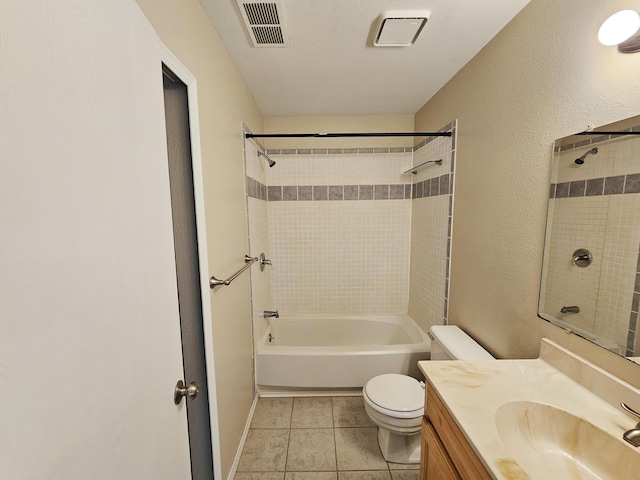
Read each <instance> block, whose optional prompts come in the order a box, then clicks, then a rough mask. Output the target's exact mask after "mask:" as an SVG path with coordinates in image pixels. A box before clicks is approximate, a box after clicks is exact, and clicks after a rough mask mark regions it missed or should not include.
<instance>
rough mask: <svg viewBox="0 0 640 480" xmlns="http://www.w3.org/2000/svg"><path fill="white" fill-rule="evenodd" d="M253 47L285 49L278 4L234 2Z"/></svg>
mask: <svg viewBox="0 0 640 480" xmlns="http://www.w3.org/2000/svg"><path fill="white" fill-rule="evenodd" d="M236 2H237V3H238V7H239V8H240V13H241V14H242V19H243V20H244V23H245V27H246V28H247V33H248V34H249V38H251V42H252V43H253V46H254V47H286V46H287V38H286V35H285V34H284V31H283V26H282V25H283V16H282V7H281V5H280V2H277V1H276V2H252V1H248V0H236Z"/></svg>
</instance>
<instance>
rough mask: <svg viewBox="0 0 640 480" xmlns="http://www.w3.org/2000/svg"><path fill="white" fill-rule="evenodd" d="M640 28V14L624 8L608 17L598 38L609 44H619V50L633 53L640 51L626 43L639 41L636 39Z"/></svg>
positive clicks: (634, 43)
mask: <svg viewBox="0 0 640 480" xmlns="http://www.w3.org/2000/svg"><path fill="white" fill-rule="evenodd" d="M638 29H640V15H638V12H635V11H633V10H622V11H620V12H618V13H614V14H613V15H611V16H610V17H609V18H607V19H606V20H605V21H604V23H603V24H602V26H601V27H600V30H599V31H598V40H600V43H602V44H603V45H607V46H612V45H618V50H619V51H621V52H624V53H632V52H636V51H639V50H638V49H634V48H633V46H632V48H629V45H625V44H626V43H627V42H631V43H632V44H633V45H636V44H637V43H638V41H637V39H634V36H635V34H636V33H638Z"/></svg>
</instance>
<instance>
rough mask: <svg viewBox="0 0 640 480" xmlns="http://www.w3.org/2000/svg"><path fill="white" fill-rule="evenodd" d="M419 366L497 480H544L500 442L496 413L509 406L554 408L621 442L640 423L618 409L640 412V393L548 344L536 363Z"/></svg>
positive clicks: (503, 362)
mask: <svg viewBox="0 0 640 480" xmlns="http://www.w3.org/2000/svg"><path fill="white" fill-rule="evenodd" d="M418 366H419V367H420V370H422V372H423V373H424V374H425V376H426V377H427V379H428V381H429V383H430V384H431V385H432V386H433V388H434V389H435V390H436V391H437V393H438V394H439V396H440V397H441V398H442V400H443V401H444V403H445V405H446V407H447V408H448V410H449V412H450V413H451V415H452V416H453V418H454V420H455V421H456V422H457V424H458V426H459V427H460V428H461V430H462V431H463V433H464V434H465V435H466V437H467V439H468V440H469V443H470V444H471V445H472V447H473V448H474V449H475V450H476V453H477V454H478V456H479V457H480V459H481V460H482V461H483V462H484V464H485V466H486V467H487V470H488V471H489V472H490V473H491V474H492V476H493V477H494V478H496V479H504V480H513V479H526V478H532V479H533V478H544V477H543V476H542V472H531V471H528V472H527V473H528V474H529V476H527V475H523V474H522V473H521V472H522V470H521V468H520V466H519V465H518V463H517V462H516V460H515V459H514V458H513V457H512V456H511V455H510V453H509V450H508V448H507V446H506V445H505V444H504V443H503V442H502V440H501V439H500V435H499V433H498V430H497V428H496V423H495V414H496V411H497V409H498V408H499V407H500V405H502V404H504V403H506V402H511V401H518V400H524V401H533V402H540V403H544V404H548V405H553V406H555V407H557V408H560V409H562V410H566V411H568V412H570V413H572V414H573V415H575V416H578V417H581V418H583V419H585V420H587V421H589V422H590V423H592V424H593V425H595V426H596V427H598V428H600V429H601V430H604V431H606V432H608V433H610V434H611V435H613V436H614V437H616V438H619V439H620V440H621V441H622V434H623V433H624V431H625V430H628V429H630V428H633V426H634V425H635V422H636V421H637V419H634V417H632V416H629V415H628V414H626V413H624V412H623V411H622V409H621V408H620V407H619V406H617V405H619V402H621V401H624V402H626V403H628V404H629V405H635V406H636V408H638V407H639V406H640V390H638V389H636V388H634V387H632V386H630V385H628V384H626V383H624V382H621V381H619V380H617V379H616V377H613V376H611V375H609V374H608V373H606V372H604V371H603V370H600V369H599V368H598V367H596V366H594V365H592V364H590V363H589V362H586V361H584V360H583V359H580V358H579V357H577V356H575V355H574V354H572V353H571V352H569V351H567V350H564V349H563V348H562V347H560V346H558V345H556V344H555V343H553V342H551V341H549V340H546V339H544V340H543V343H542V345H541V354H540V358H537V359H533V360H491V361H459V360H456V361H437V362H430V361H423V362H418ZM614 405H616V406H614ZM519 472H520V473H519Z"/></svg>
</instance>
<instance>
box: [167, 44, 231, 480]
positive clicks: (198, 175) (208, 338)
mask: <svg viewBox="0 0 640 480" xmlns="http://www.w3.org/2000/svg"><path fill="white" fill-rule="evenodd" d="M160 58H161V60H162V63H164V64H165V65H166V66H167V67H169V69H170V70H171V71H172V72H173V73H174V74H175V75H176V76H177V77H178V78H179V79H180V81H181V82H182V83H184V84H185V85H186V86H187V103H188V106H189V131H190V138H191V163H192V168H193V194H194V200H195V209H196V228H197V242H198V264H199V267H200V296H201V298H202V322H203V329H204V356H205V363H206V367H207V386H208V390H209V392H208V393H209V418H210V426H211V447H212V449H213V452H212V455H213V474H214V478H219V479H221V478H222V465H221V461H222V460H221V453H220V436H219V432H220V429H219V427H218V402H217V398H218V397H217V392H216V378H215V371H216V370H215V365H214V355H213V324H212V317H211V302H210V298H211V292H210V291H209V274H208V272H209V259H208V255H207V235H206V221H205V213H204V212H205V202H204V177H203V174H202V151H201V149H200V123H199V122H200V120H199V115H198V86H197V81H196V78H195V77H194V76H193V75H192V74H191V72H189V70H187V68H186V67H185V66H184V65H183V64H182V62H180V60H178V58H177V57H176V56H175V55H174V54H173V53H172V52H171V51H170V50H169V49H168V48H167V47H166V45H164V44H163V43H162V42H160ZM159 73H161V72H159Z"/></svg>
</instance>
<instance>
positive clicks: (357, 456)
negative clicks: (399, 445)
mask: <svg viewBox="0 0 640 480" xmlns="http://www.w3.org/2000/svg"><path fill="white" fill-rule="evenodd" d="M335 435H336V454H337V457H338V470H386V469H387V468H388V467H387V462H386V461H385V460H384V458H383V457H382V453H381V452H380V447H379V446H378V429H377V428H336V429H335Z"/></svg>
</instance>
